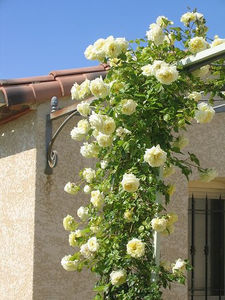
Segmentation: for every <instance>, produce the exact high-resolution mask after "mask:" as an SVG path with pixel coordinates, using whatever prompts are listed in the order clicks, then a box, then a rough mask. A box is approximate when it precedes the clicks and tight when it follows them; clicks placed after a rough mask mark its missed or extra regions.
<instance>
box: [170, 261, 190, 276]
mask: <svg viewBox="0 0 225 300" xmlns="http://www.w3.org/2000/svg"><path fill="white" fill-rule="evenodd" d="M186 264H187V263H186V262H185V261H184V260H182V259H181V258H179V259H178V260H177V261H176V263H175V265H174V266H173V268H172V272H173V273H176V272H179V273H184V271H185V269H186Z"/></svg>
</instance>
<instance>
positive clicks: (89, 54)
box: [84, 45, 97, 60]
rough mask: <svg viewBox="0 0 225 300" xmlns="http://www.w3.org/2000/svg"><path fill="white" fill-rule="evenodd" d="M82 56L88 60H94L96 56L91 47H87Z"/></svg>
mask: <svg viewBox="0 0 225 300" xmlns="http://www.w3.org/2000/svg"><path fill="white" fill-rule="evenodd" d="M84 55H85V57H86V58H87V59H89V60H96V59H97V55H96V51H95V49H94V46H93V45H89V46H88V47H87V48H86V50H85V51H84Z"/></svg>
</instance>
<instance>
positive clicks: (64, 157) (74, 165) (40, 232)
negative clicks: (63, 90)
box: [33, 101, 93, 300]
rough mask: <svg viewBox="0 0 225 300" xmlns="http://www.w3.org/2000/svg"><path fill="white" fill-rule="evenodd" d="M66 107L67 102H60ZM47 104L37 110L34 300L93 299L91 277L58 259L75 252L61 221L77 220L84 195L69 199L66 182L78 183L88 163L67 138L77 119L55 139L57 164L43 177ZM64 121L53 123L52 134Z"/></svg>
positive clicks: (74, 143)
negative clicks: (62, 263) (66, 265)
mask: <svg viewBox="0 0 225 300" xmlns="http://www.w3.org/2000/svg"><path fill="white" fill-rule="evenodd" d="M62 105H68V104H67V102H65V101H64V102H61V106H62ZM48 110H49V104H42V105H41V106H39V108H38V111H37V136H38V140H37V173H36V176H37V177H36V205H35V242H34V287H33V289H34V298H33V299H34V300H40V299H44V300H45V299H46V300H53V299H54V300H82V299H92V296H93V293H92V287H93V282H91V281H92V278H93V275H92V274H90V272H88V271H83V272H81V273H78V272H67V271H65V270H64V269H63V268H62V267H61V264H60V261H61V258H62V257H63V256H65V255H68V254H73V253H74V252H75V250H78V249H73V248H72V247H70V246H69V244H68V235H69V232H66V231H65V230H64V228H63V225H62V220H63V218H64V217H65V216H66V215H67V214H71V215H73V216H74V217H75V218H76V219H77V220H79V219H78V217H77V215H76V211H77V209H78V208H79V207H80V206H81V205H85V199H84V196H83V193H80V195H76V196H75V197H74V196H71V195H68V194H67V193H65V192H64V190H63V188H64V185H65V184H66V183H67V182H68V181H76V180H78V179H79V178H78V176H77V175H78V173H79V170H80V169H81V168H83V167H84V166H90V165H91V162H88V165H87V160H86V159H85V160H84V159H83V158H82V156H81V155H80V153H79V150H80V147H79V144H78V143H77V142H75V141H73V140H72V139H71V138H70V130H71V129H72V128H73V127H74V126H75V125H76V123H77V122H78V120H79V117H78V116H76V117H74V118H73V119H72V120H70V122H69V123H68V125H67V126H66V127H65V128H64V129H63V131H62V132H61V133H60V135H59V136H58V138H57V140H56V143H55V145H54V149H56V150H57V151H58V164H57V167H56V168H55V169H54V170H53V174H52V175H48V176H47V175H45V174H44V168H45V163H46V153H45V138H44V137H45V118H46V112H47V111H48ZM62 121H63V118H61V119H59V120H55V121H53V132H55V130H56V129H57V128H58V126H59V125H60V124H61V122H62ZM86 201H87V200H86Z"/></svg>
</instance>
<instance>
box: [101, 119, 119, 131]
mask: <svg viewBox="0 0 225 300" xmlns="http://www.w3.org/2000/svg"><path fill="white" fill-rule="evenodd" d="M115 129H116V124H115V121H114V120H113V118H111V117H108V116H103V117H102V127H101V128H100V131H101V132H102V133H104V134H107V135H110V134H112V133H113V132H114V131H115Z"/></svg>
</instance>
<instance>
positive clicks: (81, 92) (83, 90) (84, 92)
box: [78, 79, 91, 99]
mask: <svg viewBox="0 0 225 300" xmlns="http://www.w3.org/2000/svg"><path fill="white" fill-rule="evenodd" d="M90 94H91V91H90V80H88V79H85V80H84V81H83V82H82V83H81V84H80V88H79V89H78V97H79V98H78V99H84V98H86V97H88V96H90Z"/></svg>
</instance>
